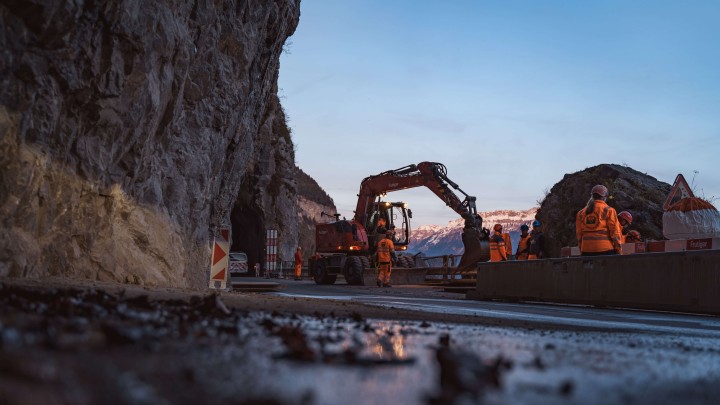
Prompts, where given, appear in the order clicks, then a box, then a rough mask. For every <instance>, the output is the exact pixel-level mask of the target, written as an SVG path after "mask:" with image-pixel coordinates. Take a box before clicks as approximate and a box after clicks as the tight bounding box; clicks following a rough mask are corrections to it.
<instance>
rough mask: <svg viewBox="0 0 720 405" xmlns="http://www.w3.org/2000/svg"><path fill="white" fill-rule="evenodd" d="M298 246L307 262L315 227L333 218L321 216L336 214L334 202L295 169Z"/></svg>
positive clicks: (308, 178)
mask: <svg viewBox="0 0 720 405" xmlns="http://www.w3.org/2000/svg"><path fill="white" fill-rule="evenodd" d="M297 187H298V218H297V219H298V228H299V245H300V246H301V247H302V249H303V256H304V258H305V259H306V260H307V258H308V257H310V255H312V253H313V252H314V251H315V225H316V224H318V223H323V222H328V221H330V220H331V219H332V220H334V218H331V217H328V216H323V215H321V214H322V213H323V212H324V213H325V214H328V215H333V214H335V213H337V208H336V207H335V202H334V201H333V199H332V198H330V196H329V195H327V193H326V192H325V190H323V189H322V188H321V187H320V185H318V184H317V182H316V181H315V180H314V179H313V178H312V177H310V176H308V175H307V174H306V173H305V172H303V171H302V170H301V169H300V168H297Z"/></svg>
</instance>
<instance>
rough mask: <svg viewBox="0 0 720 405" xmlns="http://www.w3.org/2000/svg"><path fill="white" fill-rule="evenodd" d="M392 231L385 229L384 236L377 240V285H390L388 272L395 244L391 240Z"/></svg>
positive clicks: (390, 270)
mask: <svg viewBox="0 0 720 405" xmlns="http://www.w3.org/2000/svg"><path fill="white" fill-rule="evenodd" d="M392 237H393V232H392V231H386V232H385V237H384V238H383V239H381V240H380V241H378V244H377V259H378V278H377V285H378V287H381V286H382V287H392V284H390V274H391V273H392V263H393V262H394V261H395V260H396V258H395V244H394V243H393V241H392Z"/></svg>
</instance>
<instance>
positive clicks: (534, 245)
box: [528, 219, 545, 260]
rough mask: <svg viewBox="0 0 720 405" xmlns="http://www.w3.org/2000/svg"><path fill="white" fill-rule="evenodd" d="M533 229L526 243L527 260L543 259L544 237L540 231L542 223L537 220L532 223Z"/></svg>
mask: <svg viewBox="0 0 720 405" xmlns="http://www.w3.org/2000/svg"><path fill="white" fill-rule="evenodd" d="M532 226H533V229H532V232H530V240H529V241H528V260H537V259H544V258H545V235H543V231H542V222H540V221H538V220H537V219H536V220H534V221H533V223H532Z"/></svg>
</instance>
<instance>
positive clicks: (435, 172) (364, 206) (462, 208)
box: [355, 162, 477, 224]
mask: <svg viewBox="0 0 720 405" xmlns="http://www.w3.org/2000/svg"><path fill="white" fill-rule="evenodd" d="M423 186H424V187H427V188H428V189H430V191H432V192H433V193H435V195H437V196H438V197H439V198H440V199H441V200H443V201H444V202H445V204H447V205H448V206H449V207H450V208H452V209H453V211H455V212H457V213H458V214H459V215H460V216H462V217H463V218H465V219H466V220H467V219H469V218H472V219H473V220H474V219H475V218H477V208H476V206H475V197H473V196H469V195H468V194H467V193H465V192H464V191H463V190H462V189H460V187H458V185H457V184H455V183H454V182H453V181H451V180H450V179H449V178H448V177H447V169H446V168H445V166H444V165H443V164H441V163H435V162H422V163H419V164H417V165H409V166H405V167H401V168H399V169H396V170H388V171H386V172H383V173H380V174H377V175H374V176H369V177H366V178H365V179H363V181H362V182H361V183H360V193H359V194H358V202H357V206H356V207H355V220H356V221H358V222H360V223H362V224H365V221H366V220H367V218H368V216H369V214H370V212H369V210H370V207H371V206H372V204H373V202H374V201H375V200H376V199H377V197H378V196H380V195H382V194H383V193H388V192H392V191H399V190H406V189H410V188H415V187H423ZM450 187H452V188H454V189H455V190H457V191H459V192H460V193H462V194H463V195H464V196H465V199H464V200H460V198H458V196H457V195H456V194H455V193H454V192H453V191H452V190H451V189H450Z"/></svg>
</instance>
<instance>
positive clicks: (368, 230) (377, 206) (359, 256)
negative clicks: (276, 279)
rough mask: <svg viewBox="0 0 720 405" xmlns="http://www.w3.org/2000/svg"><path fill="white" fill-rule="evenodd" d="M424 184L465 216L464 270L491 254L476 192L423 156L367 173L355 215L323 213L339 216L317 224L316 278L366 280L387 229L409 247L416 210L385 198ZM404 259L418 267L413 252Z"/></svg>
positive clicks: (397, 243) (313, 265)
mask: <svg viewBox="0 0 720 405" xmlns="http://www.w3.org/2000/svg"><path fill="white" fill-rule="evenodd" d="M423 186H424V187H427V188H428V189H429V190H430V191H432V192H433V193H434V194H435V195H437V196H438V197H439V198H440V199H441V200H442V201H444V202H445V204H446V205H447V206H449V207H450V208H451V209H453V210H454V211H455V212H457V213H458V214H459V215H460V216H461V217H462V218H464V220H465V223H464V228H463V234H462V241H463V245H464V246H465V252H464V253H463V255H462V257H461V259H460V264H459V265H458V270H459V271H462V270H467V269H474V268H475V266H476V264H477V263H478V262H480V261H487V260H488V259H489V257H490V246H489V242H488V236H489V232H488V230H487V229H485V228H483V226H482V218H481V217H480V215H478V213H477V208H476V207H475V197H473V196H469V195H468V194H467V193H465V192H464V191H463V190H462V189H460V187H458V185H457V184H455V183H454V182H453V181H451V180H450V179H449V178H448V176H447V169H446V168H445V166H444V165H443V164H441V163H435V162H421V163H418V164H417V165H414V164H413V165H408V166H404V167H401V168H399V169H396V170H388V171H385V172H382V173H380V174H376V175H374V176H368V177H366V178H365V179H363V181H362V182H361V183H360V192H359V193H358V201H357V206H356V207H355V216H354V217H353V219H352V220H346V219H342V220H341V219H340V214H335V215H327V214H324V213H323V215H327V216H329V217H334V221H331V222H328V223H323V224H317V225H316V227H315V249H316V250H315V254H314V255H313V256H312V257H311V258H310V260H309V265H308V267H309V271H310V275H311V276H312V277H313V279H314V280H315V282H316V283H317V284H333V283H335V280H336V278H337V276H338V275H340V274H342V275H343V276H344V277H345V280H346V281H347V282H348V284H354V285H362V284H363V271H364V269H365V268H369V267H370V266H371V262H372V260H373V258H374V256H375V250H376V247H377V242H378V241H379V240H380V239H382V238H383V236H384V231H385V230H386V229H388V230H392V231H393V233H394V236H393V243H394V244H395V250H396V251H403V250H407V246H408V244H409V243H410V219H411V218H412V211H411V210H410V209H408V205H407V204H406V203H404V202H388V201H383V200H382V198H383V197H385V196H386V195H387V193H389V192H393V191H399V190H406V189H410V188H415V187H423ZM450 187H452V188H453V189H455V190H457V191H458V192H460V193H461V194H462V195H463V196H464V199H463V200H461V199H460V198H459V197H458V196H457V195H456V194H455V192H453V190H452V189H451V188H450ZM399 259H406V260H403V261H402V262H400V261H399V262H398V263H397V265H398V266H401V267H413V263H412V260H409V259H410V257H409V256H403V257H401V258H399Z"/></svg>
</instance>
